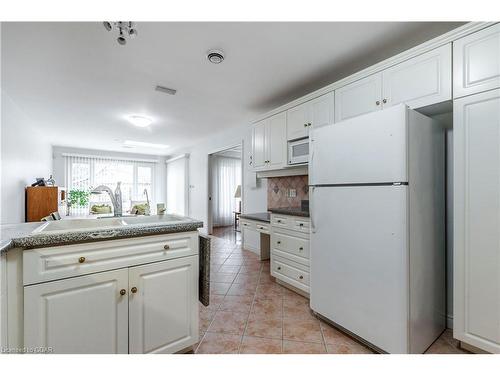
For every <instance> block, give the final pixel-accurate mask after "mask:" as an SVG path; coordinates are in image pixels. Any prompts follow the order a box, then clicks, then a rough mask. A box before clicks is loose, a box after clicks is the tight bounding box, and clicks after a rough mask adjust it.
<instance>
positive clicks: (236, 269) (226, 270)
mask: <svg viewBox="0 0 500 375" xmlns="http://www.w3.org/2000/svg"><path fill="white" fill-rule="evenodd" d="M240 268H241V266H229V265H225V264H223V265H222V266H220V268H219V269H218V272H223V273H238V272H239V270H240Z"/></svg>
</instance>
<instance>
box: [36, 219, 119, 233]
mask: <svg viewBox="0 0 500 375" xmlns="http://www.w3.org/2000/svg"><path fill="white" fill-rule="evenodd" d="M123 225H127V224H126V223H124V222H123V220H122V219H121V218H119V217H116V218H115V217H113V218H106V219H103V220H95V219H70V220H57V221H49V222H47V223H45V224H43V225H41V226H40V227H38V228H37V229H35V230H34V231H33V233H44V232H56V231H60V232H63V231H68V232H71V231H78V230H87V229H106V228H112V227H120V226H123Z"/></svg>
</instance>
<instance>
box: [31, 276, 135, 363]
mask: <svg viewBox="0 0 500 375" xmlns="http://www.w3.org/2000/svg"><path fill="white" fill-rule="evenodd" d="M127 289H128V270H127V269H122V270H117V271H110V272H101V273H97V274H93V275H88V276H80V277H74V278H71V279H67V280H59V281H52V282H48V283H44V284H39V285H33V286H27V287H25V288H24V346H25V347H26V348H30V349H34V348H47V349H48V350H50V351H51V352H53V353H61V354H62V353H67V354H80V353H81V354H84V353H91V354H94V353H106V354H111V353H127V352H128V293H127ZM120 291H125V294H123V295H122V294H120ZM122 293H123V292H122Z"/></svg>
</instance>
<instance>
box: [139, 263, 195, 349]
mask: <svg viewBox="0 0 500 375" xmlns="http://www.w3.org/2000/svg"><path fill="white" fill-rule="evenodd" d="M197 275H198V256H190V257H185V258H178V259H172V260H168V261H165V262H159V263H152V264H148V265H144V266H138V267H131V268H130V269H129V293H130V302H129V309H130V310H129V335H130V338H129V340H130V341H129V345H130V348H129V350H130V353H175V352H177V351H179V350H182V349H184V348H186V347H189V346H190V345H193V344H195V343H196V342H198V278H197Z"/></svg>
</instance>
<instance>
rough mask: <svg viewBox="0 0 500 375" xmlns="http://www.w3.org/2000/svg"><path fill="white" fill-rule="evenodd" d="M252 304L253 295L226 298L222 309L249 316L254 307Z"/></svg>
mask: <svg viewBox="0 0 500 375" xmlns="http://www.w3.org/2000/svg"><path fill="white" fill-rule="evenodd" d="M252 302H253V296H252V295H244V296H226V297H225V298H224V301H223V302H222V304H221V306H220V309H221V310H230V311H238V312H244V313H247V314H248V313H249V312H250V308H251V307H252Z"/></svg>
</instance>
